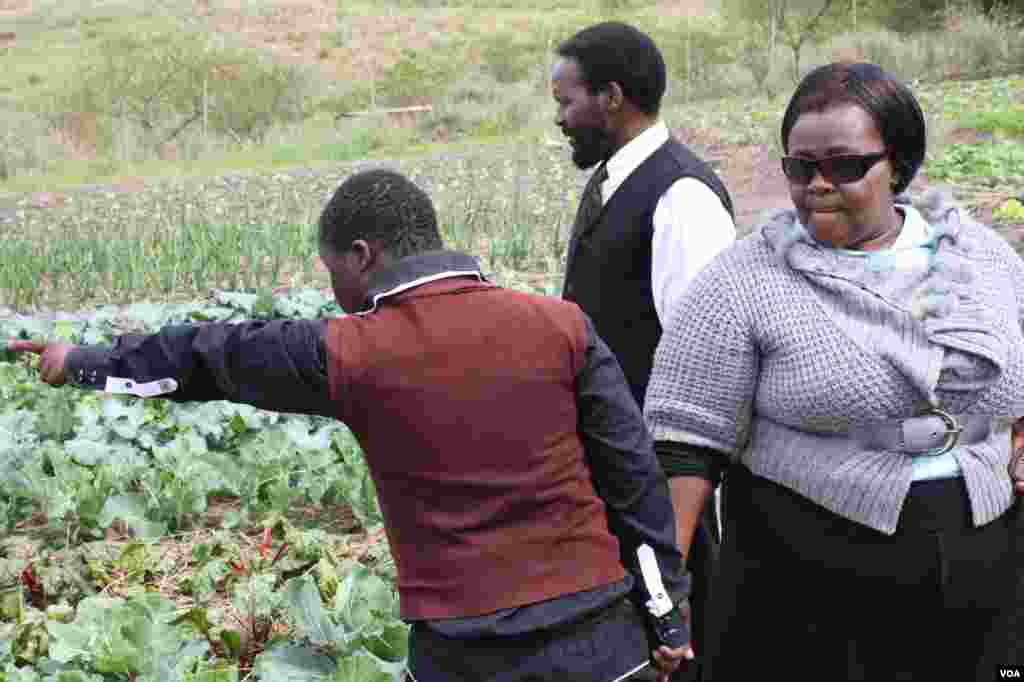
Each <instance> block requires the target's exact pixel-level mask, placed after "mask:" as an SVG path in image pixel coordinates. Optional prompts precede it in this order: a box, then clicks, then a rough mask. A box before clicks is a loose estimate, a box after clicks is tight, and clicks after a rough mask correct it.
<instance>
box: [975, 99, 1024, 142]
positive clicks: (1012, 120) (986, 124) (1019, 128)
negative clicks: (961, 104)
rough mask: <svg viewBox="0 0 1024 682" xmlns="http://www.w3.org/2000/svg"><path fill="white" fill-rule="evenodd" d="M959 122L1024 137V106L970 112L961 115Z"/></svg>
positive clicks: (993, 131)
mask: <svg viewBox="0 0 1024 682" xmlns="http://www.w3.org/2000/svg"><path fill="white" fill-rule="evenodd" d="M959 123H960V125H961V126H963V127H964V128H973V129H974V130H983V131H987V132H991V133H1005V134H1007V135H1012V136H1014V137H1018V138H1024V107H1020V106H1018V107H1014V108H1011V109H1003V110H997V111H976V112H970V113H967V114H964V115H963V116H961V117H960V120H959Z"/></svg>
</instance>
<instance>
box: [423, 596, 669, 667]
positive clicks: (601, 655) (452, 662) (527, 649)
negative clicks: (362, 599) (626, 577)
mask: <svg viewBox="0 0 1024 682" xmlns="http://www.w3.org/2000/svg"><path fill="white" fill-rule="evenodd" d="M650 655H651V647H650V645H649V643H648V639H647V632H646V628H645V625H644V617H643V614H641V613H640V611H639V610H638V609H637V607H636V606H635V605H634V604H633V603H632V602H631V601H630V600H629V599H628V598H623V599H621V600H619V601H617V602H616V603H615V604H613V605H612V606H610V607H608V608H606V609H603V610H602V611H600V612H598V613H596V614H594V615H592V616H590V617H588V618H585V619H583V620H581V621H580V622H577V623H573V624H570V625H565V626H562V627H560V628H557V629H552V630H547V631H543V632H538V633H536V634H532V635H529V636H524V637H492V638H479V639H453V638H448V637H442V636H441V635H439V634H437V633H436V632H433V631H431V630H428V629H427V628H425V627H423V626H421V625H420V626H415V625H414V626H413V629H412V632H411V633H410V635H409V669H410V672H411V677H412V679H414V680H416V682H613V680H617V679H623V680H625V679H629V678H630V677H632V675H630V676H626V677H624V676H625V675H626V674H627V673H628V672H629V671H631V670H634V669H635V668H637V667H638V666H640V665H641V664H643V663H644V662H646V661H648V660H650Z"/></svg>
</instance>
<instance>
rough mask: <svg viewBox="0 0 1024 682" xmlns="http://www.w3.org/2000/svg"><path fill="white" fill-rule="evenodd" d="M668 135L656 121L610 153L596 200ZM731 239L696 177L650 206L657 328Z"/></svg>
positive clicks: (729, 226) (723, 215)
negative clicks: (652, 229)
mask: <svg viewBox="0 0 1024 682" xmlns="http://www.w3.org/2000/svg"><path fill="white" fill-rule="evenodd" d="M668 138H669V133H668V127H667V126H666V125H665V124H664V123H663V122H661V121H658V122H657V123H655V124H654V125H653V126H651V127H650V128H648V129H647V130H645V131H644V132H642V133H641V134H640V135H638V136H636V137H635V138H633V139H632V140H630V141H629V142H628V143H627V144H626V145H625V146H624V147H622V149H620V150H619V151H617V152H615V154H614V155H613V156H612V157H611V158H610V159H608V163H607V166H606V167H607V169H608V179H607V180H605V181H604V183H602V184H601V199H602V201H603V202H604V203H606V204H607V203H608V200H609V199H610V198H611V197H612V195H613V194H615V191H616V190H617V189H618V188H619V187H620V186H621V185H622V183H623V182H625V181H626V178H628V177H629V175H630V173H632V172H633V171H634V170H636V168H637V166H639V165H640V164H641V163H643V162H644V161H645V160H646V159H647V157H649V156H650V155H651V154H653V153H654V152H655V151H657V150H658V148H659V147H661V146H662V145H663V144H665V142H667V141H668ZM735 239H736V227H735V225H734V224H733V220H732V217H731V216H730V215H729V212H728V211H726V210H725V206H723V205H722V202H721V200H720V199H719V198H718V195H717V194H715V193H714V191H713V190H712V189H711V188H710V187H708V186H707V185H705V184H704V183H703V182H701V181H700V180H697V179H696V178H681V179H679V180H676V182H675V183H673V185H672V186H671V187H669V188H668V191H666V192H665V194H663V195H662V196H661V198H660V199H659V200H658V204H657V206H656V207H655V209H654V239H653V242H652V244H651V253H652V256H651V289H652V291H653V292H654V308H655V310H656V311H657V313H658V320H659V321H660V322H661V326H662V327H664V326H666V325H667V324H668V316H669V315H670V314H671V313H672V310H673V308H674V307H675V304H676V302H677V301H678V300H679V299H680V297H681V296H682V294H683V291H684V290H685V289H686V285H687V284H689V282H690V280H692V279H693V277H694V275H696V274H697V272H698V271H700V269H701V268H702V267H704V266H705V265H706V264H707V263H708V262H709V261H710V260H711V259H712V258H714V257H715V256H716V255H717V254H718V252H719V251H721V250H722V249H724V248H725V247H727V246H729V244H731V243H732V242H733V240H735Z"/></svg>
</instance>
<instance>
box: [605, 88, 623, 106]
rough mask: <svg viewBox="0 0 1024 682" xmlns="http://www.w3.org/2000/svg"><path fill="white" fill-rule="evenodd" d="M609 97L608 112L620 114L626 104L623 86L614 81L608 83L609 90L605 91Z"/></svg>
mask: <svg viewBox="0 0 1024 682" xmlns="http://www.w3.org/2000/svg"><path fill="white" fill-rule="evenodd" d="M605 92H606V93H607V95H608V111H609V112H612V113H618V112H619V111H621V110H622V105H623V104H624V103H625V95H623V94H622V86H621V85H619V84H618V83H617V82H615V81H612V82H610V83H608V88H607V90H605Z"/></svg>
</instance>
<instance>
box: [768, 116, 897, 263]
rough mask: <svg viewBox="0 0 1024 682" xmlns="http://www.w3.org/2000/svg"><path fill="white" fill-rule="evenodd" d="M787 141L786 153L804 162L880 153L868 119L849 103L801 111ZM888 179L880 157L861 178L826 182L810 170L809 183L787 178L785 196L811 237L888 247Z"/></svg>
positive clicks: (891, 229) (892, 228)
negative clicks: (804, 160)
mask: <svg viewBox="0 0 1024 682" xmlns="http://www.w3.org/2000/svg"><path fill="white" fill-rule="evenodd" d="M787 142H788V145H787V147H788V149H787V155H788V156H792V157H797V158H801V159H809V160H819V159H824V158H827V157H832V156H840V155H865V154H877V153H880V152H885V151H886V149H885V145H884V144H883V142H882V136H881V133H879V131H878V127H877V126H876V125H875V122H874V119H872V118H871V115H870V114H868V112H867V111H865V110H864V109H862V108H860V107H859V106H857V105H854V104H846V105H841V106H836V107H830V108H829V109H826V110H825V111H820V112H807V113H804V114H801V115H800V117H799V118H798V119H797V120H796V123H795V124H794V125H793V128H792V129H791V130H790V131H789V139H788V140H787ZM894 182H895V176H894V170H893V166H892V163H891V161H890V160H889V159H888V158H883V159H882V160H881V161H879V162H877V163H875V164H874V165H872V166H871V167H870V168H869V169H868V172H867V173H866V174H865V175H864V177H862V178H860V179H859V180H856V181H852V182H846V183H839V182H832V181H830V180H829V179H827V178H825V177H823V175H822V173H821V172H819V171H817V169H816V170H815V172H814V177H813V178H811V180H810V182H809V183H802V182H798V181H794V180H792V179H790V180H789V194H790V196H791V197H792V199H793V205H794V206H795V207H796V210H797V214H798V215H799V216H800V222H801V223H803V225H804V226H805V227H806V228H807V229H808V230H809V231H810V233H811V234H812V235H813V236H814V238H815V239H816V240H817V241H819V242H822V243H824V244H827V245H829V246H831V247H834V248H844V249H863V250H871V249H878V248H884V247H886V246H889V245H890V244H891V242H892V241H894V240H895V238H896V235H898V234H899V227H900V226H901V220H902V218H901V216H900V215H899V214H898V213H897V212H896V209H895V205H894V202H893V190H892V186H893V183H894Z"/></svg>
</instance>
